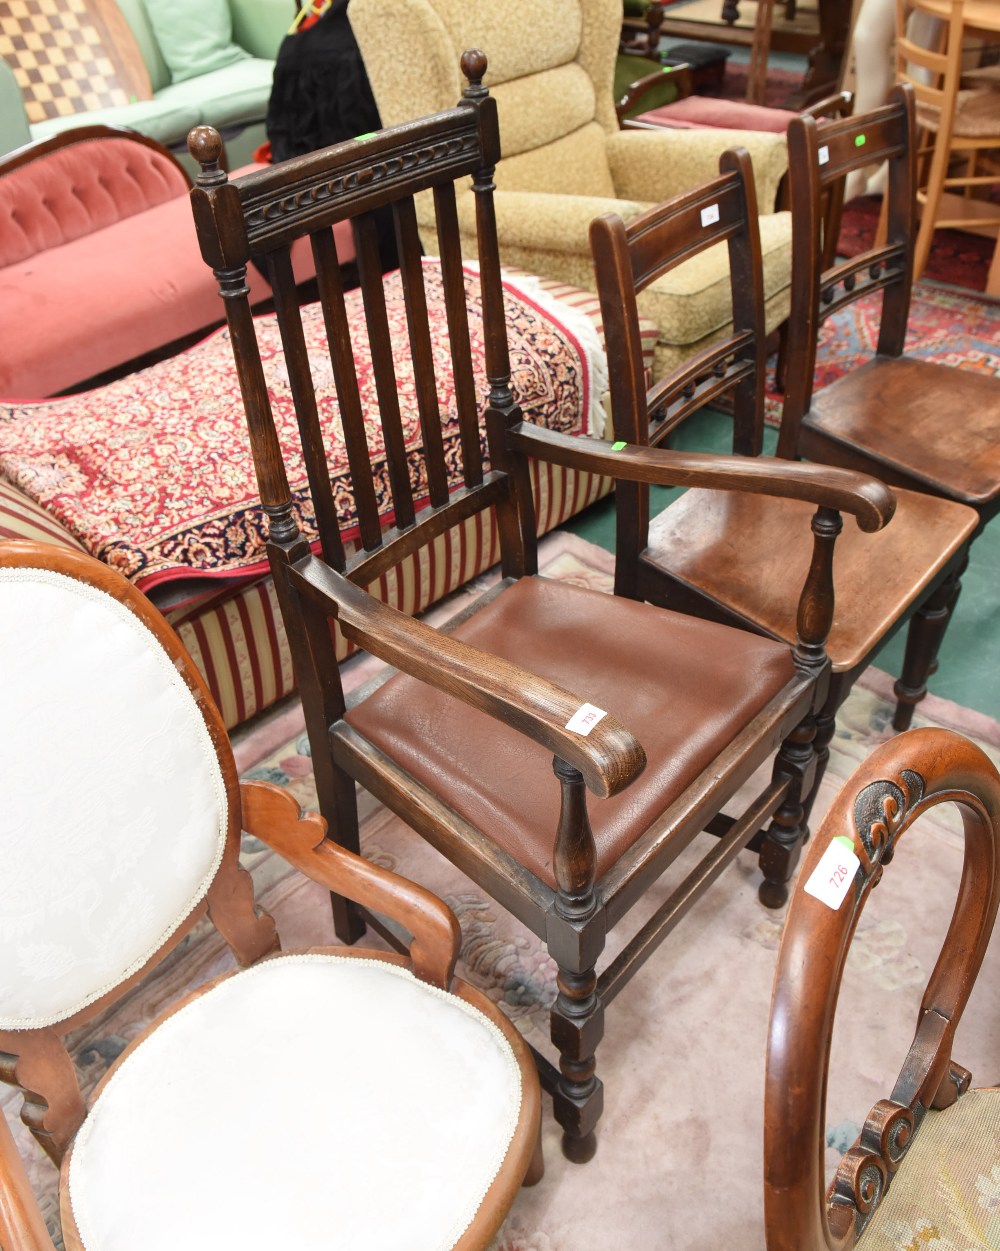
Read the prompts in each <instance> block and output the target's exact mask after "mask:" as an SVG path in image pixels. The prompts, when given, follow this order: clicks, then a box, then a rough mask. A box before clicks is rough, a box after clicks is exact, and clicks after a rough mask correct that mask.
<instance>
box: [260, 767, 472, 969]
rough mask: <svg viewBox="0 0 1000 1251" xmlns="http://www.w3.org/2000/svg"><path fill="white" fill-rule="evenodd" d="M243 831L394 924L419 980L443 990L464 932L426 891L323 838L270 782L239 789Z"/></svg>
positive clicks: (314, 819)
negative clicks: (402, 932)
mask: <svg viewBox="0 0 1000 1251" xmlns="http://www.w3.org/2000/svg"><path fill="white" fill-rule="evenodd" d="M240 798H241V801H242V805H243V828H244V829H245V830H246V832H247V833H248V834H252V835H253V836H254V837H255V838H259V839H260V840H261V842H262V843H266V844H267V846H268V847H270V848H271V849H272V850H273V851H276V852H277V853H278V854H279V855H280V856H283V857H284V859H285V860H287V861H288V863H289V864H291V865H294V866H295V868H296V869H298V870H299V872H301V873H304V874H305V875H306V877H308V878H311V879H312V880H313V881H314V882H319V884H320V885H321V886H325V887H326V888H327V889H328V890H332V891H334V892H336V894H338V895H343V896H344V897H345V898H347V899H353V900H354V901H355V903H359V904H361V905H362V906H363V907H365V908H370V909H372V911H375V912H382V913H385V915H386V916H389V917H391V918H392V919H393V920H394V921H398V922H399V923H400V924H401V925H402V926H404V927H405V928H406V929H407V930H408V931H409V932H410V934H412V935H413V942H412V944H411V945H410V960H411V962H412V964H413V971H414V973H415V974H416V975H417V977H419V978H420V979H421V980H422V981H425V982H432V983H433V984H434V985H435V986H440V987H442V989H444V990H447V989H448V987H449V986H450V985H451V979H452V977H453V975H454V972H455V961H456V960H457V959H458V950H459V946H460V944H461V941H462V931H461V929H460V928H459V924H458V919H457V918H456V916H455V914H454V913H453V912H452V910H451V909H450V908H449V907H448V906H447V904H445V903H443V902H442V901H441V900H440V899H438V897H437V896H436V895H433V894H431V892H430V891H429V890H425V889H424V887H422V886H418V885H417V884H416V883H415V882H411V881H409V880H408V879H407V878H404V877H400V876H399V874H398V873H392V872H390V871H389V870H388V869H383V868H380V867H379V866H378V865H377V864H372V863H371V862H370V861H369V860H365V859H364V857H363V856H358V855H355V854H354V852H352V851H348V850H347V849H346V848H345V847H341V846H340V845H339V844H338V843H335V842H333V840H332V839H329V838H327V824H326V821H325V820H324V819H323V817H321V816H320V815H319V813H318V812H303V810H302V809H301V808H300V807H299V802H298V800H297V799H296V798H295V796H294V795H292V794H291V792H290V791H286V790H284V789H283V788H282V787H280V786H275V785H274V784H273V783H271V782H256V781H253V782H243V783H241V785H240Z"/></svg>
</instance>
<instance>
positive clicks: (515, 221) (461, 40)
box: [350, 0, 791, 375]
mask: <svg viewBox="0 0 1000 1251" xmlns="http://www.w3.org/2000/svg"><path fill="white" fill-rule="evenodd" d="M350 21H351V25H352V26H353V28H354V32H355V34H356V36H357V40H358V44H359V45H360V48H361V53H362V56H363V57H364V61H365V66H366V68H367V71H368V76H369V79H370V80H371V84H372V89H373V91H374V93H375V100H376V103H377V104H378V109H379V114H380V116H381V118H382V122H383V124H384V125H387V126H388V125H394V124H396V123H399V122H403V121H407V120H409V119H411V118H415V117H421V116H424V115H425V114H428V113H433V112H435V111H438V110H441V109H448V108H451V107H453V106H454V105H455V103H456V102H457V101H458V99H459V96H460V95H461V91H462V83H461V74H460V69H459V60H460V57H461V54H462V52H463V51H464V50H465V49H466V48H481V49H482V50H483V51H484V52H485V53H486V56H487V58H488V61H489V69H488V72H487V75H486V83H487V85H488V86H489V88H490V91H491V93H492V94H493V96H494V97H495V99H496V101H497V107H498V110H499V115H500V142H501V147H502V150H503V153H504V156H503V159H502V160H501V162H500V165H499V167H498V169H497V174H496V183H497V187H498V189H499V190H498V193H497V196H496V211H497V217H498V225H499V235H500V247H501V256H502V259H503V260H504V262H505V263H506V264H508V265H516V266H521V267H523V268H524V269H527V270H529V271H531V272H533V273H538V274H543V275H545V276H547V277H552V278H556V279H560V280H562V281H564V282H569V283H573V284H575V285H576V286H581V287H587V288H589V289H591V290H593V288H594V275H593V268H592V264H591V259H590V243H589V237H588V232H589V227H590V223H591V221H592V220H593V219H594V218H595V217H598V216H599V215H600V214H602V213H607V212H616V213H619V214H620V215H621V216H622V217H623V218H625V219H626V220H629V219H631V218H633V217H635V216H637V215H638V214H639V213H641V212H643V211H644V210H645V209H647V208H649V207H651V206H652V205H654V204H656V203H659V202H660V201H661V200H666V199H668V198H669V197H671V196H675V195H678V194H680V193H681V192H683V191H686V190H688V189H689V188H693V187H695V186H697V185H699V184H700V183H704V182H708V181H709V180H710V179H712V178H714V177H715V175H716V173H717V171H718V163H719V154H720V153H721V152H722V151H723V150H724V149H726V148H729V147H735V146H743V147H746V148H748V149H749V150H750V153H751V155H752V157H753V162H754V171H755V175H756V181H757V196H758V203H759V204H760V205H761V206H762V207H764V206H766V208H765V215H764V216H762V217H761V221H760V233H761V245H762V250H763V258H764V278H765V290H766V296H767V326H768V329H769V330H771V329H774V328H775V327H776V326H778V325H779V324H780V323H781V322H782V321H783V320H784V319H785V317H786V316H787V314H788V287H789V279H790V233H791V229H790V219H789V215H788V214H787V213H773V212H771V211H770V209H772V208H773V206H774V204H775V197H776V194H777V188H778V183H779V182H780V180H781V177H782V174H783V173H784V171H785V168H786V165H787V155H786V149H785V141H784V138H783V136H776V135H765V134H751V133H747V132H741V131H725V130H713V131H711V132H706V131H697V130H691V131H683V130H676V131H667V130H660V131H656V132H654V131H622V130H619V127H618V120H617V117H616V116H615V102H614V92H613V86H612V83H613V77H614V66H615V57H616V54H617V50H618V41H619V36H620V33H621V23H622V6H621V0H551V2H550V3H548V4H545V5H539V4H537V3H535V0H504V2H503V3H502V4H495V3H492V2H491V0H395V3H394V4H393V11H392V23H391V31H392V38H391V39H388V38H387V37H386V30H387V28H386V23H385V6H384V3H383V0H351V8H350ZM471 201H472V194H471V192H470V193H469V195H468V197H467V201H466V203H465V204H464V205H462V206H461V207H460V212H461V218H460V220H461V226H462V231H463V238H464V241H465V243H467V244H468V252H469V254H470V255H474V254H475V243H474V227H473V211H472V202H471ZM419 212H420V214H421V226H422V228H423V230H424V242H425V246H426V247H427V248H428V250H430V251H433V252H436V251H437V244H436V240H435V237H434V234H433V231H432V230H431V229H430V227H431V225H432V217H431V214H432V209H431V206H430V203H429V202H428V203H426V204H423V205H421V206H420V209H419ZM728 265H729V260H728V254H727V251H726V247H725V245H724V244H720V245H719V247H718V248H716V249H712V250H711V251H709V252H707V253H704V254H703V255H702V256H701V257H699V258H698V259H697V260H695V261H692V262H690V263H688V264H685V265H682V266H680V267H679V268H677V269H676V270H674V271H672V272H671V273H670V274H669V275H665V276H664V277H663V278H661V279H658V280H657V281H656V282H655V283H654V284H653V285H652V287H650V288H649V289H648V290H647V291H646V292H645V293H644V297H643V299H642V301H641V311H642V312H643V313H644V314H646V315H647V316H649V317H650V318H651V319H652V320H654V321H655V322H656V324H657V326H658V327H659V331H660V337H659V343H658V347H657V353H656V363H655V367H654V369H655V372H656V374H657V375H660V374H662V373H664V372H666V371H668V370H670V369H673V368H675V367H676V366H677V365H678V364H679V363H680V362H681V361H683V360H685V359H686V358H687V357H689V356H691V355H692V354H693V353H694V352H696V351H698V350H699V349H700V348H702V347H704V346H706V345H707V344H709V343H710V342H712V341H713V340H714V339H715V338H717V337H720V336H721V335H722V334H724V333H725V331H726V328H727V326H728V324H729V321H730V317H731V313H730V295H729V273H728Z"/></svg>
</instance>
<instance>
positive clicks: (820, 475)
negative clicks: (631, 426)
mask: <svg viewBox="0 0 1000 1251" xmlns="http://www.w3.org/2000/svg"><path fill="white" fill-rule="evenodd" d="M507 437H508V440H509V442H510V445H511V446H512V447H514V448H517V449H519V450H521V451H524V452H527V454H528V455H529V456H537V457H538V458H539V459H541V460H548V461H551V462H552V463H553V464H557V465H566V466H568V467H570V468H573V469H586V470H588V472H590V473H599V474H606V475H607V476H608V477H611V478H618V479H623V480H625V481H627V482H648V483H652V484H655V485H657V486H686V487H709V488H714V489H717V490H732V491H747V492H750V493H752V494H755V495H773V496H776V497H778V498H781V499H796V500H803V501H805V502H806V503H810V504H815V505H816V506H817V507H820V508H830V509H835V510H836V511H837V512H844V513H850V514H852V515H853V516H854V517H855V518H856V519H857V523H858V526H859V528H860V529H862V530H864V531H865V532H866V533H873V532H874V531H876V530H881V529H882V527H883V526H885V525H886V524H887V523H888V521H889V520H890V518H891V517H892V514H893V512H894V510H895V506H896V505H895V499H894V497H893V495H892V492H891V491H890V489H889V488H888V487H887V486H885V484H884V483H882V482H879V481H878V480H877V479H875V478H870V477H868V476H867V475H866V474H859V473H855V472H854V471H852V470H849V469H837V468H834V467H833V466H829V465H812V464H806V463H803V462H795V461H784V460H779V459H777V458H776V457H771V456H755V457H752V458H751V457H743V456H723V455H719V454H702V453H698V452H677V451H674V450H673V449H670V448H655V447H633V446H632V445H628V446H626V447H623V448H619V449H618V450H615V449H614V448H612V447H611V446H610V445H609V444H607V443H603V442H599V441H598V440H596V439H587V438H580V437H577V436H573V435H566V434H558V433H557V432H556V431H553V430H543V429H541V428H540V427H538V426H532V425H530V424H529V423H527V422H521V423H519V424H518V425H516V426H514V427H512V429H511V430H510V431H509V432H508V436H507Z"/></svg>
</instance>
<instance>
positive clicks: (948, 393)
mask: <svg viewBox="0 0 1000 1251" xmlns="http://www.w3.org/2000/svg"><path fill="white" fill-rule="evenodd" d="M914 104H915V97H914V92H913V89H912V88H911V87H910V86H908V85H899V86H897V87H895V88H893V91H892V94H891V98H890V101H889V103H888V104H887V105H886V106H885V107H884V108H881V109H876V110H875V111H873V112H872V113H868V114H866V115H864V116H862V117H857V118H854V119H853V120H851V119H848V120H846V121H842V122H834V123H830V124H829V125H826V126H824V127H823V129H822V130H818V129H817V128H816V127H815V126H814V125H813V124H811V123H810V122H809V121H808V120H806V119H797V120H796V121H794V122H793V123H792V124H791V125H790V126H789V129H788V146H789V151H790V153H791V194H792V237H793V244H792V280H793V292H794V295H793V306H794V308H795V310H796V316H795V317H793V318H792V319H791V321H790V323H789V337H788V355H789V369H788V377H787V380H786V386H785V400H784V410H783V415H782V427H781V440H780V442H779V444H778V452H779V455H783V456H788V457H797V456H802V457H804V458H805V459H807V460H815V461H822V462H823V463H824V464H830V465H842V466H844V467H846V468H850V469H857V470H859V471H861V472H864V473H871V474H874V475H875V476H876V477H878V478H881V479H882V480H883V481H884V482H888V483H890V484H891V485H892V486H895V487H905V488H907V489H908V490H911V491H919V492H924V493H926V494H927V495H931V496H939V497H941V498H943V499H948V500H956V501H958V502H959V503H962V504H965V505H967V506H968V507H969V508H973V509H975V511H976V513H977V515H978V525H977V527H976V531H975V534H978V533H979V531H980V530H981V529H982V527H983V526H984V525H986V523H987V522H988V521H989V520H990V519H991V518H992V517H994V516H995V515H996V512H997V510H998V508H1000V377H996V376H994V375H990V374H986V373H982V372H979V371H978V370H968V369H957V368H955V367H954V366H952V365H945V364H942V363H940V362H937V361H927V360H922V359H920V358H919V357H914V356H908V355H906V352H905V346H906V327H907V320H908V317H909V311H910V297H911V292H912V286H913V273H914V268H913V248H914V234H915V229H916V221H915V217H914V198H913V197H914V186H915V171H916V145H915V131H914V125H915V117H914V112H915V110H914ZM873 160H876V161H883V160H884V161H886V162H887V163H888V168H889V178H888V185H887V188H886V221H887V231H888V233H887V237H886V242H885V243H884V244H880V243H875V244H874V245H873V246H872V247H871V248H869V249H868V250H866V251H865V252H862V253H860V254H859V255H858V256H855V257H852V258H851V259H850V260H842V261H840V262H839V263H835V264H833V265H826V264H824V263H823V260H822V252H821V249H822V246H823V240H822V225H821V222H820V217H819V206H820V204H821V202H822V197H823V194H824V192H825V190H826V189H827V188H829V187H830V186H832V185H835V184H836V183H837V182H839V181H841V180H843V179H844V178H845V177H846V175H847V174H848V173H849V172H850V171H851V170H852V169H855V168H857V167H858V166H860V165H863V164H864V163H865V162H871V161H873ZM879 291H881V292H882V297H881V298H882V304H881V316H880V320H879V324H878V342H877V346H876V350H875V355H874V356H873V357H872V358H871V359H870V360H868V361H866V362H865V363H864V364H863V365H862V366H860V367H854V368H852V369H851V370H850V371H849V372H848V373H846V374H844V375H843V376H842V377H840V378H837V379H835V380H834V381H832V382H830V383H828V384H827V385H826V386H824V387H821V388H820V389H819V390H814V385H813V379H814V372H815V367H816V351H817V343H818V340H819V335H820V332H821V328H822V325H823V322H824V321H825V320H826V318H827V317H829V316H830V315H831V313H835V312H837V311H839V310H840V309H842V308H845V307H846V306H847V305H849V304H851V303H852V302H853V301H855V300H858V299H861V298H863V297H866V296H872V295H874V294H876V293H877V292H879ZM925 507H926V508H927V509H928V510H933V509H934V508H935V507H936V505H935V504H933V503H931V502H930V501H928V502H927V504H926V505H925ZM975 534H974V535H973V536H972V537H973V538H974V537H975ZM963 567H964V562H963V563H962V564H961V565H959V566H956V567H955V568H954V570H953V572H952V574H951V575H950V576H949V578H948V579H946V581H945V582H944V583H943V584H942V585H941V587H940V588H939V590H938V592H937V593H936V595H935V596H934V597H933V599H931V600H928V601H927V602H926V604H925V607H924V609H923V611H921V612H920V613H918V614H917V616H915V617H914V619H913V623H912V625H911V626H910V632H909V636H908V639H907V653H906V659H905V661H904V668H903V673H902V675H901V676H900V679H899V681H898V682H897V683H896V697H897V701H898V703H897V706H896V713H895V718H894V720H893V725H894V726H895V728H896V729H897V730H903V729H906V727H907V726H908V725H909V724H910V720H911V718H912V715H913V708H914V705H915V704H916V703H917V702H918V701H919V700H920V699H921V698H923V695H924V694H925V692H926V689H927V687H926V678H927V675H928V674H930V673H933V671H934V669H935V668H936V656H937V651H938V648H939V647H940V644H941V640H942V638H943V636H944V632H945V628H946V626H947V623H948V620H949V617H950V615H951V612H952V610H953V609H954V606H955V603H956V601H957V599H958V594H959V589H960V577H961V572H962V568H963Z"/></svg>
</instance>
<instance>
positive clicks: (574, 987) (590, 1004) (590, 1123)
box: [551, 966, 604, 1164]
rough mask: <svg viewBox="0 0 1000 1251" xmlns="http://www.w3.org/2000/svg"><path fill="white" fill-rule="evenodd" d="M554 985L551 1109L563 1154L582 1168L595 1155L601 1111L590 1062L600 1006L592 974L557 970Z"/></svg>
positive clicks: (599, 1032)
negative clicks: (555, 1053) (555, 1067)
mask: <svg viewBox="0 0 1000 1251" xmlns="http://www.w3.org/2000/svg"><path fill="white" fill-rule="evenodd" d="M557 982H558V986H559V995H558V997H557V999H556V1002H555V1005H554V1006H553V1008H552V1016H551V1037H552V1041H553V1042H554V1043H555V1045H556V1047H557V1048H558V1050H559V1071H560V1077H559V1081H558V1084H557V1085H556V1088H555V1090H554V1091H553V1093H552V1108H553V1111H554V1113H555V1118H556V1120H557V1121H558V1122H559V1124H560V1125H561V1126H562V1129H563V1139H562V1149H563V1155H565V1157H566V1159H567V1160H571V1161H572V1162H573V1163H574V1164H586V1162H587V1161H588V1160H590V1159H593V1156H594V1152H595V1151H596V1150H597V1133H596V1126H597V1122H598V1121H599V1120H600V1118H601V1113H602V1112H603V1111H604V1087H603V1085H602V1083H601V1081H600V1079H599V1078H598V1077H597V1074H596V1067H597V1062H596V1057H595V1053H596V1051H597V1044H598V1043H599V1042H600V1041H601V1038H602V1037H603V1036H604V1006H603V1004H602V1003H601V1001H600V999H598V997H597V994H596V987H597V974H596V972H595V970H594V969H587V970H585V971H584V972H582V973H575V972H573V971H572V970H570V969H566V968H563V967H562V966H560V967H559V975H558V979H557Z"/></svg>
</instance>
